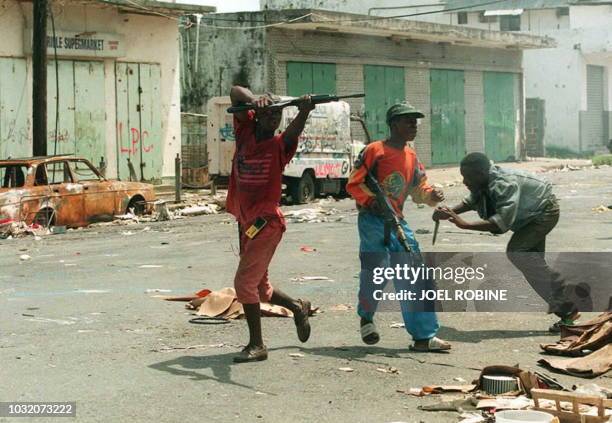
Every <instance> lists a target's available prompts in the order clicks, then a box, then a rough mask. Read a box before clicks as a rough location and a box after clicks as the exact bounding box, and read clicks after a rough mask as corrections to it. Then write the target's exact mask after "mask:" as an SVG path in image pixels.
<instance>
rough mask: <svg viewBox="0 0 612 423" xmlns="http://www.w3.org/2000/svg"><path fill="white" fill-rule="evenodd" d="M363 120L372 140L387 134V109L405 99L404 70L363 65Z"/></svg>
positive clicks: (393, 67)
mask: <svg viewBox="0 0 612 423" xmlns="http://www.w3.org/2000/svg"><path fill="white" fill-rule="evenodd" d="M363 75H364V90H365V94H366V97H365V112H366V115H365V118H366V119H365V120H366V125H367V127H368V131H369V132H370V136H371V137H372V139H373V140H375V139H381V138H385V137H386V136H387V135H388V134H389V129H388V127H387V122H386V114H387V109H388V108H389V107H391V105H393V104H395V103H398V102H401V101H404V100H405V99H406V88H405V77H404V68H402V67H395V66H377V65H364V67H363Z"/></svg>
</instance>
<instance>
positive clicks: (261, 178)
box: [227, 111, 297, 224]
mask: <svg viewBox="0 0 612 423" xmlns="http://www.w3.org/2000/svg"><path fill="white" fill-rule="evenodd" d="M234 127H235V132H236V152H235V153H234V158H233V161H232V173H231V175H230V183H229V190H228V193H227V210H228V211H229V212H230V213H231V214H233V215H234V216H235V217H236V219H237V220H238V221H239V222H240V223H241V224H249V223H251V222H253V221H254V220H255V219H256V218H258V217H264V216H279V217H282V216H283V214H282V212H281V210H280V207H279V203H280V199H281V193H282V178H283V170H284V168H285V166H286V164H287V163H289V161H291V158H292V157H293V155H294V154H295V151H296V150H297V140H296V142H295V143H291V144H290V145H289V147H287V145H286V143H285V141H284V134H280V135H275V136H274V137H272V138H269V139H265V140H257V138H256V136H255V130H256V121H255V113H254V112H252V111H251V112H249V113H248V117H247V119H246V120H245V121H242V122H241V121H238V119H236V118H235V119H234Z"/></svg>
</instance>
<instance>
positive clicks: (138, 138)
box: [117, 122, 153, 156]
mask: <svg viewBox="0 0 612 423" xmlns="http://www.w3.org/2000/svg"><path fill="white" fill-rule="evenodd" d="M121 134H123V122H118V123H117V136H118V138H119V139H120V140H123V138H122V137H121ZM148 137H149V131H147V130H146V129H145V130H143V131H140V130H139V129H138V128H134V127H131V128H130V140H129V143H128V145H127V146H126V145H125V144H124V143H123V142H121V143H120V145H121V148H120V149H119V152H120V153H121V154H124V155H130V156H133V155H135V154H136V153H137V152H139V151H140V149H141V148H142V152H143V153H150V152H151V151H153V144H148V143H147V138H148Z"/></svg>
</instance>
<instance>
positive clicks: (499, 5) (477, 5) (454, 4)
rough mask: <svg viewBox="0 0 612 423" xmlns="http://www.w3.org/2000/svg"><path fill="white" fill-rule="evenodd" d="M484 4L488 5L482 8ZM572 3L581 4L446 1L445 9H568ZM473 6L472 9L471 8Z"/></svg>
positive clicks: (530, 0) (539, 0)
mask: <svg viewBox="0 0 612 423" xmlns="http://www.w3.org/2000/svg"><path fill="white" fill-rule="evenodd" d="M484 3H488V4H486V5H484V6H483V4H484ZM572 3H581V2H577V1H572V0H503V1H500V2H495V3H492V0H448V1H447V2H446V7H445V8H446V9H455V8H459V7H469V9H467V10H466V11H470V10H472V11H482V10H501V9H554V8H557V7H568V6H570V5H571V4H572ZM471 6H473V7H471Z"/></svg>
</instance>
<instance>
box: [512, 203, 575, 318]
mask: <svg viewBox="0 0 612 423" xmlns="http://www.w3.org/2000/svg"><path fill="white" fill-rule="evenodd" d="M559 215H560V210H559V203H558V202H557V200H556V199H555V200H553V201H551V203H550V204H549V205H548V207H547V208H546V209H545V210H544V212H543V213H542V214H541V215H540V216H538V217H537V218H536V219H535V220H533V221H532V222H530V223H529V224H527V225H525V226H524V227H522V228H521V229H519V230H517V231H516V232H515V233H514V235H512V238H510V242H509V243H508V247H507V248H506V253H507V255H508V258H509V259H510V261H511V262H512V263H513V264H514V265H515V266H516V267H517V268H518V269H519V270H520V271H521V272H522V273H523V275H524V276H525V279H527V282H529V285H531V287H532V288H533V289H534V290H535V291H536V292H537V293H538V295H539V296H540V297H542V298H543V299H544V300H545V301H546V302H547V303H548V306H549V309H548V310H549V312H552V313H555V314H556V315H557V316H559V317H566V316H568V315H570V314H571V313H572V312H574V311H575V306H574V305H573V303H572V302H571V301H568V300H567V299H566V292H565V291H566V289H565V281H564V279H563V277H562V276H561V275H560V274H559V273H558V272H555V271H554V270H553V269H551V268H550V266H548V263H546V259H545V251H546V235H548V233H549V232H550V231H552V230H553V228H554V227H555V226H556V225H557V223H558V222H559Z"/></svg>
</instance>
